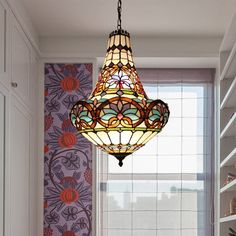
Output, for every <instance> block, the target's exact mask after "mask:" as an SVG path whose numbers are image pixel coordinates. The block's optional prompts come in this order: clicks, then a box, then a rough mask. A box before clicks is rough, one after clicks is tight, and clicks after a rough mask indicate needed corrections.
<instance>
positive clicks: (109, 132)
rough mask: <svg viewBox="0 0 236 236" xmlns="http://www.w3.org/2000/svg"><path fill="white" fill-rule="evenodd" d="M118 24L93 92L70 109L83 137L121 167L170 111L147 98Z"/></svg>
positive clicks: (127, 39)
mask: <svg viewBox="0 0 236 236" xmlns="http://www.w3.org/2000/svg"><path fill="white" fill-rule="evenodd" d="M119 2H120V1H119ZM119 2H118V6H119ZM118 13H119V10H118ZM119 20H120V19H119ZM118 22H119V21H118ZM119 23H121V20H120V22H119ZM119 23H118V27H117V28H118V29H117V30H115V31H113V32H112V33H111V34H110V36H109V40H108V46H107V53H106V57H105V61H104V64H103V67H102V70H101V73H100V75H99V78H98V81H97V84H96V87H95V89H94V90H93V92H92V94H91V95H90V97H89V98H88V100H86V101H85V100H80V101H78V102H77V103H76V104H75V105H74V106H73V108H72V110H71V112H70V118H71V121H72V124H73V125H74V126H75V127H76V128H77V130H78V131H79V132H80V133H81V134H82V135H83V136H84V137H86V138H87V139H88V140H90V141H91V142H92V143H94V144H95V145H96V146H97V147H99V148H100V149H102V150H103V151H105V152H106V153H108V154H111V155H113V156H115V157H116V158H117V159H118V160H119V165H120V166H122V165H123V163H122V161H123V159H124V158H125V157H126V156H127V155H130V154H132V153H133V152H134V151H136V150H138V149H139V148H141V147H142V146H144V145H145V144H146V143H147V142H148V141H149V140H150V139H152V138H153V137H154V136H155V135H156V134H157V133H159V132H160V131H161V130H162V128H163V127H164V126H165V125H166V123H167V121H168V118H169V114H170V112H169V109H168V105H167V104H166V103H164V102H163V101H161V100H159V99H158V100H152V99H149V98H148V97H147V95H146V93H145V91H144V89H143V85H142V83H141V82H140V79H139V77H138V74H137V71H136V68H135V65H134V62H133V57H132V49H131V43H130V35H129V33H128V32H127V31H124V30H123V29H121V26H119Z"/></svg>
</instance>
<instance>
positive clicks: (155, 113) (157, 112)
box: [152, 110, 161, 116]
mask: <svg viewBox="0 0 236 236" xmlns="http://www.w3.org/2000/svg"><path fill="white" fill-rule="evenodd" d="M152 113H153V115H158V116H160V115H161V114H160V112H159V111H158V110H152Z"/></svg>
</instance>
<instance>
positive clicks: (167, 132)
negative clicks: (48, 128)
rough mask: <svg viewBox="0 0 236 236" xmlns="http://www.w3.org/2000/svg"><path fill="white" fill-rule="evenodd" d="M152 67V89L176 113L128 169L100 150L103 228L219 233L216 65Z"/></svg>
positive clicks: (165, 235)
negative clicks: (215, 215)
mask: <svg viewBox="0 0 236 236" xmlns="http://www.w3.org/2000/svg"><path fill="white" fill-rule="evenodd" d="M151 72H152V73H151V74H152V76H150V71H149V70H143V71H141V73H142V74H143V75H142V76H140V77H141V78H146V80H144V81H143V84H144V87H145V91H146V92H147V94H148V96H149V97H150V98H153V99H154V98H160V99H162V100H164V101H165V102H167V103H168V104H169V107H170V112H171V113H170V119H169V122H168V124H167V125H166V127H165V128H164V129H163V131H162V132H161V133H160V134H159V135H158V136H157V137H155V138H153V139H152V140H151V141H149V142H148V143H147V144H146V146H144V147H143V148H141V149H140V150H138V151H137V152H135V153H134V154H133V155H130V156H128V157H126V159H125V160H124V165H123V167H122V168H121V167H119V166H118V164H117V160H116V159H115V158H114V157H112V156H107V155H106V154H104V153H102V152H98V154H97V160H98V174H97V181H98V187H99V196H98V199H99V200H98V224H97V225H98V232H99V233H100V234H98V235H99V236H144V235H147V236H189V235H191V236H210V235H213V227H212V218H211V215H212V212H211V210H212V202H213V188H212V173H213V168H212V166H213V165H212V163H214V161H213V153H212V126H213V124H212V113H213V105H212V102H213V100H212V89H213V85H212V77H213V71H212V70H199V71H198V70H170V71H169V70H151ZM174 72H175V73H174ZM170 74H171V75H170ZM178 76H179V77H178ZM160 77H161V79H159V78H160ZM147 78H149V79H147Z"/></svg>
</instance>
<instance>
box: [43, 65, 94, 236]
mask: <svg viewBox="0 0 236 236" xmlns="http://www.w3.org/2000/svg"><path fill="white" fill-rule="evenodd" d="M44 69H45V111H44V112H45V117H44V119H45V126H44V128H45V146H44V153H45V156H44V236H91V234H92V233H91V231H92V219H91V217H92V146H91V143H90V142H89V141H87V139H85V138H84V137H83V136H82V135H79V134H78V133H77V132H76V130H75V128H74V127H73V126H72V124H71V122H70V120H69V116H68V114H69V110H70V108H71V107H72V106H73V104H74V103H75V102H76V101H77V100H79V99H84V98H87V97H88V96H89V94H90V93H91V90H92V64H45V68H44Z"/></svg>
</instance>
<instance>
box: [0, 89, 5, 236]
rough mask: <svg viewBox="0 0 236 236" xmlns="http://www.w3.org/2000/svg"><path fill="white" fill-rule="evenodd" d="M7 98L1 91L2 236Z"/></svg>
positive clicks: (0, 221) (0, 181)
mask: <svg viewBox="0 0 236 236" xmlns="http://www.w3.org/2000/svg"><path fill="white" fill-rule="evenodd" d="M4 127H5V96H4V95H3V94H2V93H1V91H0V236H4V232H3V231H4V227H3V222H4V221H3V219H4V207H3V206H4V192H5V191H4V157H5V145H4V144H5V141H4V139H5V128H4Z"/></svg>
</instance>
